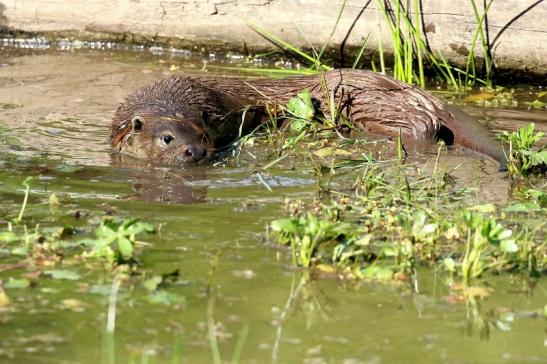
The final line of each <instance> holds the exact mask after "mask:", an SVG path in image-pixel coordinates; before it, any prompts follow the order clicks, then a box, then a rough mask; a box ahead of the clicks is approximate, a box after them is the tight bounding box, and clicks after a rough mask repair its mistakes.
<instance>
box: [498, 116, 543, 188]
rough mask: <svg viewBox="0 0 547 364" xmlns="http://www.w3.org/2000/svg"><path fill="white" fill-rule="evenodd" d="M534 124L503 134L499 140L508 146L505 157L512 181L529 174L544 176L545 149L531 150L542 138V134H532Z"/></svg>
mask: <svg viewBox="0 0 547 364" xmlns="http://www.w3.org/2000/svg"><path fill="white" fill-rule="evenodd" d="M534 128H535V125H534V123H531V124H528V125H527V126H524V127H521V128H519V129H518V130H517V131H513V132H503V133H502V134H501V139H502V140H503V141H505V142H507V143H508V144H509V152H508V156H507V160H508V162H509V163H508V169H509V175H510V176H511V178H513V179H518V178H521V177H526V176H528V175H530V174H534V173H538V174H544V173H545V171H546V170H547V148H546V147H545V146H543V147H541V148H540V149H538V150H535V149H533V148H534V146H535V144H536V143H537V142H539V141H540V140H541V138H542V136H543V133H542V132H537V133H534Z"/></svg>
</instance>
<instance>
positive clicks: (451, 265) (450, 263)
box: [443, 257, 456, 273]
mask: <svg viewBox="0 0 547 364" xmlns="http://www.w3.org/2000/svg"><path fill="white" fill-rule="evenodd" d="M443 266H444V268H445V269H446V270H447V271H449V272H452V273H454V272H455V271H456V262H455V261H454V259H452V258H450V257H449V258H444V259H443Z"/></svg>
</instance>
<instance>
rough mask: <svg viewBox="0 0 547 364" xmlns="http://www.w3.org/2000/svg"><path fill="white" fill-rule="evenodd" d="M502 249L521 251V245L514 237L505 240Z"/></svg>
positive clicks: (511, 251)
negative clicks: (519, 245) (518, 244)
mask: <svg viewBox="0 0 547 364" xmlns="http://www.w3.org/2000/svg"><path fill="white" fill-rule="evenodd" d="M500 249H501V251H502V252H505V253H516V252H518V251H519V247H518V246H517V243H516V242H515V240H513V239H508V240H503V241H502V242H501V243H500Z"/></svg>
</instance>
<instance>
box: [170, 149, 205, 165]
mask: <svg viewBox="0 0 547 364" xmlns="http://www.w3.org/2000/svg"><path fill="white" fill-rule="evenodd" d="M208 154H209V152H208V150H207V149H206V148H204V147H202V146H201V145H187V146H184V147H182V150H181V154H180V155H178V156H177V159H178V160H179V161H180V162H182V163H188V162H190V163H192V162H199V161H200V160H203V159H205V158H207V156H208Z"/></svg>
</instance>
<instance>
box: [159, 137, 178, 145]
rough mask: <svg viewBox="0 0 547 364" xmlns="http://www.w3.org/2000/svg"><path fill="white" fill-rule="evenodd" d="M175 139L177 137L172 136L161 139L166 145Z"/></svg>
mask: <svg viewBox="0 0 547 364" xmlns="http://www.w3.org/2000/svg"><path fill="white" fill-rule="evenodd" d="M174 139H175V137H173V136H172V135H165V136H162V137H161V141H162V142H164V143H165V144H169V143H171V142H172V141H173V140H174Z"/></svg>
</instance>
